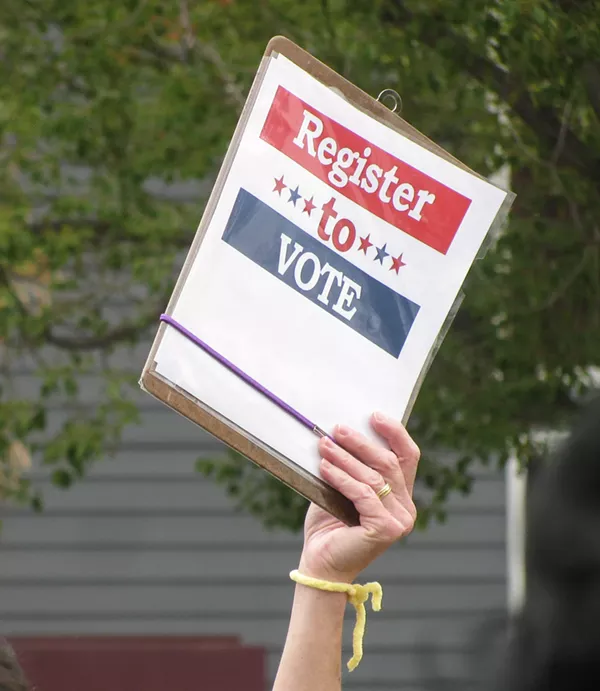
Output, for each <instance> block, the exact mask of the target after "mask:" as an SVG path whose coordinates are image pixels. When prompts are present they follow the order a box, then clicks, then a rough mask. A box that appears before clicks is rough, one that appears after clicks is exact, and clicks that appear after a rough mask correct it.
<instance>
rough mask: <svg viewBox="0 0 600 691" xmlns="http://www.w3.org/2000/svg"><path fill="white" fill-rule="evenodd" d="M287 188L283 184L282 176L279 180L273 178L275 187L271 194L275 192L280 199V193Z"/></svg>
mask: <svg viewBox="0 0 600 691" xmlns="http://www.w3.org/2000/svg"><path fill="white" fill-rule="evenodd" d="M286 187H287V185H286V184H285V183H284V182H283V175H282V176H281V177H280V178H279V180H278V179H277V178H275V187H273V192H277V194H278V195H279V196H280V197H281V193H282V192H283V190H284V189H285V188H286Z"/></svg>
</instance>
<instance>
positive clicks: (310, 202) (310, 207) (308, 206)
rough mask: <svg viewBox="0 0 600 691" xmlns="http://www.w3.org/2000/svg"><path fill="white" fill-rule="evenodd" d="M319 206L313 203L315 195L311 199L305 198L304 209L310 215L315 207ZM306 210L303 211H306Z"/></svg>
mask: <svg viewBox="0 0 600 691" xmlns="http://www.w3.org/2000/svg"><path fill="white" fill-rule="evenodd" d="M316 208H317V207H316V206H315V205H314V204H313V197H311V198H310V199H305V200H304V211H306V213H307V214H308V215H309V216H310V214H311V213H312V210H313V209H316ZM304 211H303V212H302V213H304Z"/></svg>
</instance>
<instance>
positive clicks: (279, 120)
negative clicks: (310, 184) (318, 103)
mask: <svg viewBox="0 0 600 691" xmlns="http://www.w3.org/2000/svg"><path fill="white" fill-rule="evenodd" d="M261 138H262V139H263V140H264V141H266V142H267V143H269V144H271V145H272V146H274V147H275V148H276V149H278V150H279V151H281V152H282V153H283V154H285V155H286V156H288V157H289V158H291V159H292V160H294V161H295V162H296V163H298V164H300V165H301V166H302V167H303V168H305V169H306V170H308V171H309V172H311V173H312V174H313V175H315V176H316V177H317V178H319V179H320V180H322V181H323V182H325V183H327V184H328V185H329V186H330V187H331V188H332V189H335V190H337V191H338V192H339V193H340V194H343V195H344V196H345V197H347V198H348V199H350V200H352V201H353V202H356V204H358V205H359V206H362V207H363V208H365V209H367V210H368V211H370V212H371V213H372V214H375V215H376V216H379V218H382V219H383V220H384V221H387V222H388V223H390V224H391V225H393V226H395V227H396V228H398V229H399V230H402V231H404V232H405V233H407V234H408V235H411V236H412V237H414V238H416V239H417V240H420V241H421V242H423V243H425V244H426V245H429V247H432V248H433V249H435V250H437V251H438V252H441V253H442V254H446V252H447V251H448V248H449V247H450V244H451V243H452V240H453V239H454V236H455V235H456V232H457V230H458V228H459V226H460V224H461V223H462V220H463V218H464V216H465V214H466V213H467V210H468V208H469V206H470V204H471V200H470V199H467V197H465V196H463V195H462V194H460V193H459V192H456V191H455V190H453V189H451V188H450V187H447V186H446V185H444V184H442V183H441V182H439V181H438V180H435V179H434V178H432V177H430V176H429V175H426V174H425V173H423V172H421V171H420V170H418V169H417V168H414V167H413V166H411V165H409V164H408V163H405V162H404V161H402V160H400V159H399V158H396V157H395V156H393V155H392V154H390V153H388V152H387V151H385V150H384V149H381V148H380V147H378V146H376V145H375V144H373V143H372V142H369V141H368V140H367V139H364V138H363V137H361V136H359V135H358V134H356V133H355V132H352V131H351V130H349V129H348V128H347V127H344V126H343V125H340V124H339V123H338V122H336V121H335V120H332V119H331V118H329V117H327V116H325V115H323V114H322V113H320V112H319V111H318V110H317V109H316V108H314V107H313V106H311V105H309V104H307V103H305V102H304V101H302V100H301V99H299V98H298V97H297V96H294V95H293V94H291V93H290V92H289V91H288V90H287V89H285V88H283V87H282V86H280V87H279V88H278V89H277V93H276V94H275V98H274V100H273V103H272V105H271V109H270V110H269V114H268V115H267V119H266V121H265V124H264V127H263V129H262V133H261ZM295 140H296V141H295ZM386 174H387V176H386Z"/></svg>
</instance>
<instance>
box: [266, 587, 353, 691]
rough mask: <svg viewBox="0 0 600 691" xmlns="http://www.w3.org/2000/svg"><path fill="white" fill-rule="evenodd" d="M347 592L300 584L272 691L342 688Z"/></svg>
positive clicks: (327, 690)
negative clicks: (330, 590) (333, 591)
mask: <svg viewBox="0 0 600 691" xmlns="http://www.w3.org/2000/svg"><path fill="white" fill-rule="evenodd" d="M346 601H347V600H346V595H345V594H343V593H327V592H323V591H320V590H315V589H313V588H308V587H306V586H303V585H297V586H296V591H295V593H294V604H293V607H292V615H291V619H290V626H289V629H288V634H287V638H286V641H285V647H284V650H283V655H282V657H281V662H280V665H279V670H278V672H277V677H276V679H275V685H274V687H273V691H315V690H316V689H318V690H319V691H339V689H341V672H342V670H341V658H342V629H343V625H344V610H345V607H346Z"/></svg>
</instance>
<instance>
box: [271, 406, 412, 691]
mask: <svg viewBox="0 0 600 691" xmlns="http://www.w3.org/2000/svg"><path fill="white" fill-rule="evenodd" d="M371 422H372V425H373V428H374V429H375V431H376V432H377V433H378V434H379V435H380V437H381V438H382V439H383V440H384V441H385V442H386V443H385V444H377V443H373V442H372V441H370V440H368V439H367V438H365V437H364V436H363V435H361V434H359V433H357V432H355V431H353V430H349V429H347V428H344V427H337V428H336V430H335V432H334V438H335V441H336V443H335V444H334V443H333V442H331V441H330V440H328V439H326V438H324V439H321V440H320V441H319V451H320V453H321V456H322V461H321V473H322V475H323V478H324V479H325V480H326V481H327V482H329V484H331V485H332V486H333V487H335V488H336V489H337V490H339V491H340V492H341V493H342V494H343V495H344V496H346V497H347V498H348V499H350V500H351V501H352V502H353V503H354V505H355V506H356V509H357V511H358V512H359V514H360V526H356V527H352V528H349V527H348V526H346V525H344V524H343V523H341V522H340V521H338V520H336V519H334V518H333V517H332V516H331V515H330V514H328V513H327V512H325V511H323V510H322V509H320V508H318V507H316V506H314V505H313V506H311V507H310V509H309V511H308V513H307V516H306V522H305V528H304V548H303V551H302V556H301V558H300V564H299V567H298V571H299V572H300V573H301V574H302V575H304V576H309V577H312V578H316V579H322V580H327V581H331V582H337V583H352V582H353V581H354V579H356V578H357V576H358V575H359V574H360V572H361V571H362V570H363V569H364V568H365V567H367V566H368V565H369V564H370V563H371V562H372V561H373V560H374V559H375V558H377V557H378V556H379V555H380V554H382V553H383V552H385V550H386V549H387V548H388V547H389V546H390V545H392V544H393V543H394V542H396V541H397V540H399V539H400V538H402V537H404V536H405V535H407V534H408V533H409V532H410V531H411V530H412V527H413V525H414V520H415V517H416V509H415V506H414V503H413V501H412V491H413V486H414V482H415V475H416V472H417V463H418V460H419V449H418V447H417V446H416V444H415V443H414V442H413V440H412V439H411V438H410V436H409V435H408V433H407V432H406V430H405V429H404V427H402V425H401V424H400V423H398V422H396V421H394V420H391V419H389V418H387V417H385V416H383V415H381V414H379V413H377V414H375V415H373V417H372V421H371ZM386 483H387V484H389V486H390V487H391V490H392V491H391V492H390V493H389V494H387V495H386V496H382V497H381V499H380V498H379V496H378V492H380V491H381V490H384V494H385V486H386ZM346 602H347V596H346V595H345V594H343V593H335V592H323V591H320V590H316V589H314V588H312V587H307V586H305V585H297V586H296V590H295V595H294V604H293V607H292V614H291V619H290V626H289V630H288V635H287V638H286V643H285V648H284V651H283V655H282V658H281V662H280V665H279V670H278V672H277V678H276V680H275V685H274V688H273V691H339V689H340V688H341V647H342V625H343V618H344V609H345V607H346Z"/></svg>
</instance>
